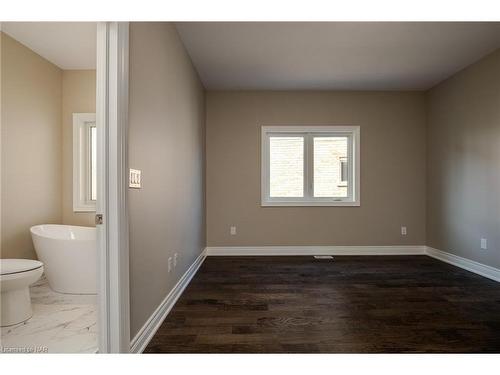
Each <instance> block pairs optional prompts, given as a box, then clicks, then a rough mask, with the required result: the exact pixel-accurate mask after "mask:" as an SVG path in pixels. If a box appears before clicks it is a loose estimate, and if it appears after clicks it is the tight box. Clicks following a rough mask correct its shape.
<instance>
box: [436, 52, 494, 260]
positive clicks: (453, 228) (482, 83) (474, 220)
mask: <svg viewBox="0 0 500 375" xmlns="http://www.w3.org/2000/svg"><path fill="white" fill-rule="evenodd" d="M427 107H428V125H427V153H428V158H427V171H428V174H427V244H428V245H429V246H431V247H434V248H437V249H440V250H444V251H447V252H451V253H454V254H457V255H459V256H462V257H465V258H469V259H472V260H475V261H478V262H481V263H484V264H487V265H490V266H493V267H500V50H498V51H496V52H494V53H493V54H491V55H489V56H487V57H486V58H483V59H482V60H480V61H479V62H477V63H475V64H473V65H471V66H469V67H468V68H466V69H465V70H463V71H461V72H459V73H458V74H456V75H454V76H453V77H452V78H450V79H448V80H447V81H445V82H444V83H441V84H440V85H438V86H437V87H435V88H433V89H432V90H430V91H429V92H428V94H427ZM481 237H484V238H487V240H488V250H480V239H481Z"/></svg>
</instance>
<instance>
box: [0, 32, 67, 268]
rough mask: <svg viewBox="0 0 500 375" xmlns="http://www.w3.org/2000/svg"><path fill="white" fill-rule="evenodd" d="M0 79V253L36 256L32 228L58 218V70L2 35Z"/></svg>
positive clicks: (10, 255) (59, 98) (9, 256)
mask: <svg viewBox="0 0 500 375" xmlns="http://www.w3.org/2000/svg"><path fill="white" fill-rule="evenodd" d="M1 75H2V87H1V90H2V95H1V100H2V113H1V116H2V157H1V160H2V168H1V173H2V189H1V200H2V203H1V205H2V213H1V215H2V239H1V240H2V254H1V255H2V257H3V258H35V253H34V250H33V245H32V242H31V237H30V233H29V228H30V226H32V225H35V224H43V223H60V222H61V216H62V201H61V196H62V189H61V187H62V173H61V169H62V168H61V167H62V165H61V164H62V147H61V144H62V143H61V135H62V129H61V101H62V94H61V76H62V71H61V70H60V69H59V68H57V67H56V66H55V65H53V64H51V63H50V62H48V61H47V60H45V59H43V58H42V57H40V56H39V55H37V54H35V53H34V52H33V51H31V50H30V49H28V48H26V47H24V46H23V45H21V44H20V43H18V42H17V41H15V40H14V39H12V38H11V37H9V36H8V35H6V34H3V36H2V67H1Z"/></svg>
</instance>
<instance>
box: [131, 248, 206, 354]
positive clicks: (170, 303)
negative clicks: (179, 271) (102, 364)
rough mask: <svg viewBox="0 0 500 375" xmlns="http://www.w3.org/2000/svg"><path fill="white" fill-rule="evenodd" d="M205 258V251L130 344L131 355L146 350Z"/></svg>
mask: <svg viewBox="0 0 500 375" xmlns="http://www.w3.org/2000/svg"><path fill="white" fill-rule="evenodd" d="M205 258H206V255H205V250H203V252H202V253H201V254H200V256H199V257H198V258H196V260H195V261H194V263H193V264H192V265H191V266H190V267H189V268H188V270H187V271H186V272H185V273H184V275H182V277H181V278H180V280H179V281H178V282H177V284H175V286H174V287H173V288H172V290H171V291H170V293H169V294H168V295H167V296H166V297H165V299H164V300H163V301H162V302H161V304H160V306H158V308H157V309H156V310H155V311H154V312H153V314H152V315H151V316H150V318H149V319H148V320H147V322H146V323H145V324H144V326H142V328H141V329H140V330H139V332H138V333H137V335H135V337H134V338H133V340H132V342H131V343H130V352H131V353H142V352H143V351H144V349H146V346H147V345H148V343H149V341H151V339H152V338H153V336H154V335H155V333H156V331H157V330H158V328H160V326H161V324H162V323H163V321H164V320H165V318H166V317H167V315H168V313H169V312H170V310H172V307H174V305H175V303H176V302H177V300H178V299H179V297H180V296H181V294H182V292H184V289H186V287H187V286H188V284H189V282H190V281H191V279H192V278H193V276H194V275H195V274H196V272H197V271H198V269H199V268H200V266H201V265H202V264H203V261H204V260H205Z"/></svg>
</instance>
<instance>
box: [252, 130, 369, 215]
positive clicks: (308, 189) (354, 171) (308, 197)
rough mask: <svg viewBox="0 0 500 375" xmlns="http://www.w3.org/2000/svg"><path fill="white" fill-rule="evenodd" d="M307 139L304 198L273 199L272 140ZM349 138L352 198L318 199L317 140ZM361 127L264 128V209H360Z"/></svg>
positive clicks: (348, 150)
mask: <svg viewBox="0 0 500 375" xmlns="http://www.w3.org/2000/svg"><path fill="white" fill-rule="evenodd" d="M299 135H300V136H303V137H304V197H270V194H269V190H270V186H269V181H270V168H269V138H270V137H271V136H299ZM317 136H326V137H328V136H332V137H334V136H347V137H348V138H349V139H350V141H349V142H348V147H347V153H348V161H349V163H348V175H349V180H348V194H347V195H348V196H347V197H334V198H328V197H314V196H313V192H314V185H313V184H314V176H313V173H314V165H313V158H314V155H313V146H312V144H313V137H317ZM360 177H361V164H360V127H359V126H262V129H261V205H262V206H360V205H361V200H360Z"/></svg>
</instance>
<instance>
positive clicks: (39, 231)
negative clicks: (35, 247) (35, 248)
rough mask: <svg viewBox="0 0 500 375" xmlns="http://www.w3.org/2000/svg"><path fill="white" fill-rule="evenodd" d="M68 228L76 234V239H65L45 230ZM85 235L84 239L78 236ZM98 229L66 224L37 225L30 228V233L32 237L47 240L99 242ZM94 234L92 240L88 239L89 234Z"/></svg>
mask: <svg viewBox="0 0 500 375" xmlns="http://www.w3.org/2000/svg"><path fill="white" fill-rule="evenodd" d="M44 227H45V228H67V229H69V230H72V231H73V232H74V233H75V238H68V237H64V234H62V233H60V232H59V233H57V232H56V231H54V232H50V233H47V232H44V231H43V228H44ZM82 232H83V233H84V235H83V237H80V236H78V234H79V233H82ZM96 232H97V229H96V227H85V226H79V225H66V224H37V225H33V226H32V227H30V233H31V234H32V235H35V236H38V237H42V238H47V239H50V240H57V241H97V237H96ZM89 233H92V238H89V237H88V234H89Z"/></svg>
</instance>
